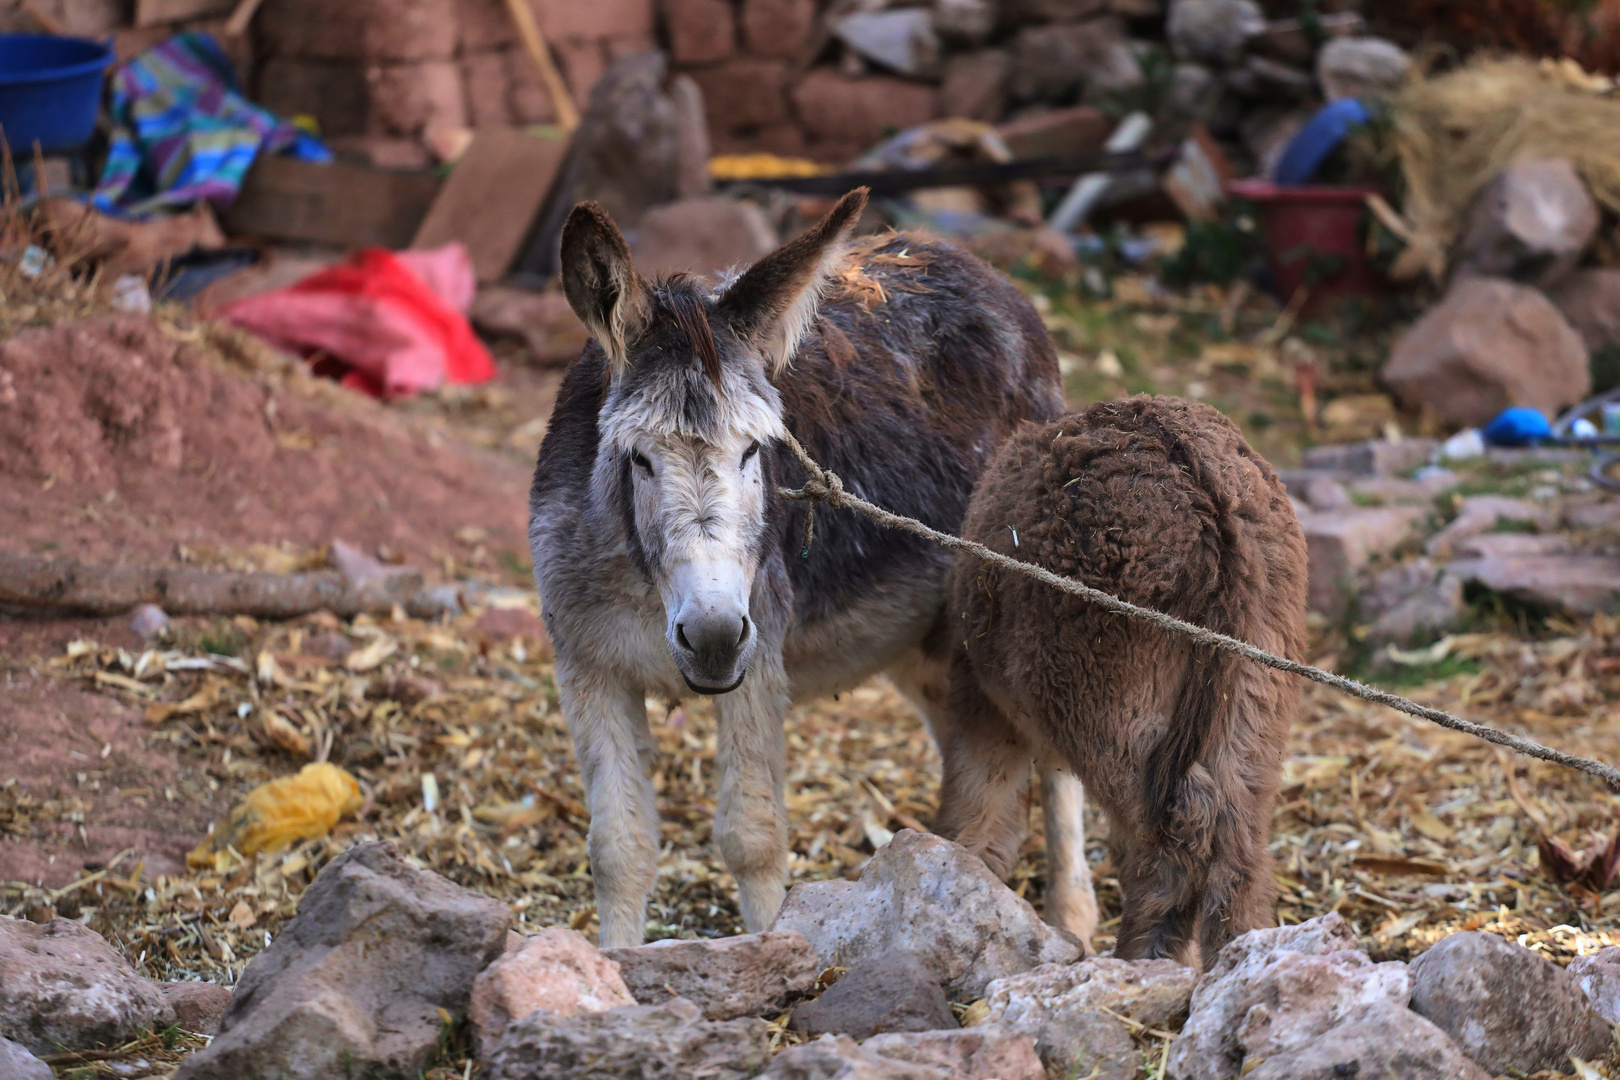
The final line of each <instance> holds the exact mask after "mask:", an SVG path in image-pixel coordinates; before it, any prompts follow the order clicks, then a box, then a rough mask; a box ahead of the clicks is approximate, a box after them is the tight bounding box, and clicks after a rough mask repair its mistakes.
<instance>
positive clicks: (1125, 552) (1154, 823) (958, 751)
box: [938, 397, 1306, 966]
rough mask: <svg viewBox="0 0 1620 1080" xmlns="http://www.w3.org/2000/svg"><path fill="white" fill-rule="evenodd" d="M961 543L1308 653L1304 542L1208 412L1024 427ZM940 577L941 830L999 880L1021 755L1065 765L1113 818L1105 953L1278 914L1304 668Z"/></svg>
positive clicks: (1020, 586) (1011, 580) (1157, 400)
mask: <svg viewBox="0 0 1620 1080" xmlns="http://www.w3.org/2000/svg"><path fill="white" fill-rule="evenodd" d="M964 535H966V536H967V537H969V538H971V539H973V540H977V541H979V542H980V543H983V544H985V545H987V546H989V547H991V548H994V549H995V550H997V551H1002V552H1005V553H1006V554H1008V555H1011V556H1013V557H1015V558H1019V559H1023V560H1025V561H1028V562H1034V563H1037V564H1039V565H1041V566H1044V567H1046V568H1047V569H1049V570H1051V571H1053V572H1054V573H1058V574H1064V575H1067V576H1070V577H1074V578H1078V579H1079V580H1081V581H1084V582H1086V583H1087V584H1090V585H1093V586H1095V587H1097V588H1100V589H1104V590H1106V591H1108V592H1111V593H1114V594H1115V595H1117V596H1120V597H1122V598H1124V599H1126V600H1129V601H1132V602H1134V603H1137V604H1141V605H1144V606H1146V607H1151V608H1155V609H1157V610H1159V611H1164V612H1168V613H1169V614H1172V615H1176V616H1179V617H1180V618H1182V619H1185V620H1187V621H1189V622H1192V623H1196V624H1198V625H1201V626H1206V627H1208V628H1210V629H1212V630H1217V631H1220V632H1222V633H1226V634H1230V635H1232V636H1234V637H1237V638H1241V639H1242V640H1244V641H1248V642H1250V643H1252V644H1254V645H1257V646H1259V647H1260V648H1262V649H1266V650H1269V651H1271V652H1273V653H1278V654H1280V655H1282V656H1287V657H1293V658H1296V659H1303V656H1302V650H1303V648H1304V645H1305V587H1306V560H1305V540H1304V537H1303V536H1302V534H1301V533H1300V529H1299V525H1298V523H1297V522H1296V521H1295V520H1294V514H1293V510H1292V508H1291V506H1290V505H1289V502H1288V498H1287V496H1286V494H1285V493H1284V490H1283V485H1282V482H1281V481H1280V480H1278V478H1277V475H1276V474H1275V473H1274V472H1273V471H1272V470H1271V467H1270V466H1269V465H1267V464H1266V462H1265V461H1264V460H1263V459H1261V457H1260V456H1259V455H1258V454H1256V453H1255V452H1254V450H1252V449H1251V448H1250V447H1249V445H1248V443H1247V442H1245V441H1244V439H1243V436H1242V434H1241V433H1240V432H1239V431H1238V429H1237V428H1236V427H1235V426H1233V424H1232V423H1231V422H1230V421H1229V420H1227V419H1226V418H1225V417H1224V416H1222V415H1221V414H1220V413H1218V412H1216V411H1215V410H1214V409H1212V408H1210V407H1209V406H1207V405H1203V404H1199V403H1197V402H1188V401H1180V400H1176V399H1174V398H1162V397H1153V398H1149V397H1137V398H1132V399H1130V400H1128V401H1116V402H1108V403H1105V404H1099V405H1093V406H1092V407H1091V408H1089V409H1087V410H1086V411H1085V412H1084V413H1082V414H1080V415H1071V416H1067V417H1065V418H1063V419H1062V420H1059V421H1057V422H1055V423H1050V424H1043V425H1035V424H1026V425H1025V426H1024V427H1022V428H1021V429H1020V430H1019V431H1018V433H1017V434H1015V435H1014V436H1013V437H1012V438H1011V439H1009V440H1008V441H1007V443H1006V444H1005V445H1004V446H1003V447H1002V448H1001V450H1000V451H999V452H998V453H997V455H996V457H995V459H994V461H993V462H992V463H991V465H990V467H989V468H988V469H987V470H986V471H985V473H984V475H983V477H982V478H981V479H980V481H979V484H978V486H977V488H976V489H975V490H974V495H973V500H972V503H971V504H970V506H969V509H968V516H967V521H966V523H965V525H964ZM948 588H949V596H950V604H951V608H950V611H951V616H952V619H953V621H954V624H955V627H956V630H957V634H956V639H957V640H956V644H955V647H954V653H953V656H952V661H951V684H950V697H949V702H948V717H947V723H946V730H945V731H942V732H941V733H940V734H941V746H942V752H943V754H944V758H945V780H944V786H943V789H942V791H941V793H940V820H939V826H938V827H939V830H940V831H941V832H942V833H944V834H945V835H948V836H955V837H956V838H957V839H959V840H960V841H961V842H962V843H963V844H965V845H967V846H968V847H969V848H971V849H972V850H974V851H977V852H979V853H980V854H981V855H982V856H983V858H984V859H985V861H986V862H987V863H988V864H989V865H990V867H991V868H992V869H994V870H996V871H997V872H998V873H1002V874H1006V873H1007V872H1009V871H1010V870H1011V869H1012V865H1013V861H1014V859H1015V857H1016V855H1017V851H1018V845H1019V842H1020V840H1021V839H1022V835H1023V827H1024V826H1023V822H1024V812H1023V808H1022V803H1021V798H1020V797H1021V794H1022V792H1023V790H1024V788H1025V785H1026V783H1027V778H1028V775H1029V769H1030V761H1031V759H1032V758H1034V759H1038V760H1040V761H1042V762H1049V763H1050V764H1052V765H1054V766H1059V767H1061V766H1063V765H1065V764H1066V765H1067V766H1068V767H1070V768H1072V769H1074V771H1075V772H1076V773H1078V774H1079V776H1080V778H1081V780H1082V781H1083V782H1084V783H1085V785H1086V787H1087V789H1089V790H1090V792H1091V794H1092V796H1093V798H1095V799H1096V800H1097V802H1098V803H1099V804H1100V805H1101V806H1102V808H1103V809H1104V810H1105V811H1106V812H1107V814H1108V817H1109V821H1110V825H1111V835H1110V844H1111V848H1112V857H1113V863H1114V867H1115V870H1116V873H1117V874H1118V877H1119V881H1120V886H1121V888H1122V889H1123V891H1124V894H1125V914H1124V919H1123V921H1122V922H1121V924H1120V929H1119V942H1118V947H1117V952H1116V955H1118V956H1120V957H1123V958H1127V959H1131V958H1138V957H1154V956H1170V957H1174V958H1176V959H1179V960H1181V961H1182V962H1183V963H1188V964H1192V965H1194V966H1197V965H1198V964H1199V962H1200V959H1202V960H1203V961H1204V962H1206V963H1207V962H1209V961H1211V960H1213V959H1214V956H1215V953H1216V952H1217V951H1219V949H1220V947H1221V946H1222V945H1223V944H1225V943H1226V942H1227V941H1229V940H1231V938H1232V937H1233V936H1235V935H1236V934H1239V933H1242V932H1244V931H1246V930H1249V929H1253V928H1255V927H1257V926H1261V925H1264V924H1267V923H1269V922H1270V921H1271V920H1272V918H1273V906H1274V902H1275V896H1274V891H1273V886H1272V880H1271V857H1270V854H1269V850H1268V843H1267V841H1268V836H1269V825H1270V818H1271V807H1272V803H1273V801H1274V799H1275V797H1276V791H1277V781H1278V774H1279V772H1280V770H1281V765H1282V754H1283V744H1284V741H1285V739H1286V737H1287V733H1288V726H1289V723H1290V722H1291V720H1292V717H1293V713H1294V710H1295V708H1296V706H1297V703H1298V697H1299V690H1298V686H1297V685H1296V683H1295V681H1294V680H1293V679H1292V678H1290V677H1289V676H1287V675H1283V674H1281V673H1279V672H1276V671H1272V670H1270V669H1268V668H1262V667H1259V666H1257V665H1254V664H1251V663H1247V662H1245V661H1243V660H1240V659H1237V658H1235V657H1233V656H1231V654H1229V653H1223V652H1216V651H1214V650H1211V649H1209V648H1207V647H1201V646H1193V645H1191V644H1190V643H1189V642H1188V641H1187V639H1185V638H1183V637H1180V636H1176V635H1171V634H1169V633H1168V632H1166V631H1164V630H1161V629H1158V628H1157V627H1154V626H1151V625H1149V624H1147V623H1143V622H1140V621H1137V620H1133V619H1127V618H1125V617H1124V616H1120V615H1114V614H1110V613H1108V612H1105V611H1103V610H1101V609H1099V608H1098V607H1096V606H1095V605H1094V604H1091V603H1089V602H1087V601H1085V600H1081V599H1079V598H1078V597H1073V596H1068V595H1065V594H1063V593H1059V592H1056V591H1054V590H1053V589H1051V588H1050V587H1049V586H1047V585H1043V584H1041V583H1040V582H1038V581H1035V580H1033V579H1031V578H1028V577H1025V576H1022V575H1017V574H1006V573H1002V572H1000V571H998V570H996V569H995V568H993V567H990V566H987V565H984V564H982V563H981V562H980V561H978V560H975V559H972V558H971V557H964V558H962V559H960V560H959V561H958V562H957V563H956V564H955V565H954V567H953V568H952V570H951V573H950V578H949V582H948Z"/></svg>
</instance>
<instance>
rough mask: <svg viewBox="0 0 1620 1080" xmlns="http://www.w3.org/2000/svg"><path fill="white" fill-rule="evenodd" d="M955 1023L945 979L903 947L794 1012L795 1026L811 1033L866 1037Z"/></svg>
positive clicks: (869, 961) (858, 966)
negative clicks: (938, 976)
mask: <svg viewBox="0 0 1620 1080" xmlns="http://www.w3.org/2000/svg"><path fill="white" fill-rule="evenodd" d="M955 1026H956V1017H955V1015H954V1014H953V1013H952V1012H951V1006H950V1002H948V1001H946V1000H945V991H944V990H943V989H942V988H941V987H940V985H939V980H938V979H936V978H935V977H934V974H933V972H931V971H929V970H928V968H927V967H926V966H924V965H923V963H922V962H921V961H919V960H918V959H917V958H916V957H915V956H912V955H911V954H910V953H906V952H900V951H898V950H894V951H890V952H886V953H880V954H878V955H877V956H872V957H868V958H867V959H865V960H863V961H861V962H860V963H858V964H856V965H855V966H853V967H851V968H850V969H849V970H848V971H847V972H845V973H844V975H843V976H842V977H841V978H840V979H839V980H838V981H837V982H836V983H834V984H833V985H832V987H831V988H829V989H828V990H827V991H826V993H824V994H822V995H821V996H820V997H819V998H816V999H815V1000H814V1001H807V1002H805V1003H804V1004H803V1005H800V1006H799V1007H798V1008H796V1009H794V1010H793V1029H794V1030H795V1031H800V1032H803V1033H804V1034H806V1035H826V1034H832V1035H848V1036H850V1037H851V1038H855V1039H865V1038H869V1037H870V1036H872V1035H876V1034H877V1033H878V1032H880V1031H934V1030H937V1029H941V1028H950V1027H955Z"/></svg>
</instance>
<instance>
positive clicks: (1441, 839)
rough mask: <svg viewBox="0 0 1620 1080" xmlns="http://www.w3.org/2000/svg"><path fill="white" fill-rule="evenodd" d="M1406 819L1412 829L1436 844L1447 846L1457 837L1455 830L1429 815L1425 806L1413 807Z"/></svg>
mask: <svg viewBox="0 0 1620 1080" xmlns="http://www.w3.org/2000/svg"><path fill="white" fill-rule="evenodd" d="M1406 819H1407V820H1408V821H1410V822H1411V823H1412V828H1414V829H1416V830H1417V831H1418V832H1420V833H1422V834H1423V835H1424V836H1427V837H1428V838H1429V839H1430V840H1433V841H1434V842H1435V843H1437V844H1449V843H1451V840H1452V838H1453V837H1454V836H1456V835H1457V830H1456V829H1453V828H1452V827H1451V826H1450V825H1447V824H1446V823H1445V822H1443V821H1441V820H1440V819H1439V818H1437V817H1435V816H1434V815H1433V814H1431V813H1429V809H1428V807H1426V806H1413V807H1412V809H1411V810H1410V812H1408V813H1407V815H1406Z"/></svg>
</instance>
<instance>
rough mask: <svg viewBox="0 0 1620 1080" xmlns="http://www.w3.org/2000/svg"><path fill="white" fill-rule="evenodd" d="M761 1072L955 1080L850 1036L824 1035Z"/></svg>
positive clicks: (841, 1078)
mask: <svg viewBox="0 0 1620 1080" xmlns="http://www.w3.org/2000/svg"><path fill="white" fill-rule="evenodd" d="M761 1075H762V1077H768V1078H769V1080H955V1075H954V1074H953V1073H949V1072H946V1071H945V1070H944V1069H936V1068H933V1067H932V1066H930V1065H926V1064H922V1063H920V1062H914V1061H911V1060H909V1059H902V1058H892V1057H888V1056H886V1055H883V1054H878V1053H875V1052H873V1051H871V1050H867V1049H866V1048H865V1047H862V1046H857V1045H856V1044H855V1040H854V1039H851V1038H850V1037H849V1036H848V1035H823V1036H822V1037H821V1038H819V1039H817V1040H816V1041H815V1042H812V1043H806V1044H805V1045H803V1046H795V1047H794V1048H793V1049H791V1050H784V1051H782V1052H781V1053H780V1054H777V1055H776V1057H775V1058H774V1059H773V1060H772V1061H771V1067H770V1068H769V1069H766V1070H765V1072H764V1073H763V1074H761ZM1003 1080H1005V1078H1003Z"/></svg>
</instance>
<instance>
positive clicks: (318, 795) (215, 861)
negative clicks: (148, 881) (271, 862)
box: [186, 762, 365, 870]
mask: <svg viewBox="0 0 1620 1080" xmlns="http://www.w3.org/2000/svg"><path fill="white" fill-rule="evenodd" d="M364 803H365V798H364V797H363V796H362V795H361V794H360V782H359V781H358V780H356V779H355V778H354V777H352V776H350V775H349V774H348V773H347V772H345V771H343V770H342V769H340V768H338V767H337V766H336V765H332V764H329V763H327V762H313V763H311V764H309V765H305V766H304V767H303V769H302V770H301V771H299V772H298V773H297V774H296V775H293V776H283V777H281V778H280V779H278V780H271V781H269V782H267V783H263V784H260V785H259V786H258V787H256V788H254V789H253V790H252V791H250V792H248V795H247V798H245V799H243V800H242V801H241V802H240V803H238V804H237V806H236V807H235V809H233V810H232V811H231V816H230V817H228V818H226V819H225V823H224V824H223V825H220V826H219V827H217V828H216V829H214V832H213V834H212V835H211V836H209V837H208V839H206V840H204V841H203V842H202V843H200V844H198V845H197V846H196V848H194V849H193V850H192V851H191V853H190V854H188V855H187V856H186V865H187V866H190V867H192V868H194V869H202V868H204V867H214V868H215V869H218V870H224V869H226V868H227V867H228V864H229V860H230V851H229V850H228V849H231V848H234V849H235V850H236V851H237V852H238V853H239V854H241V855H253V854H254V853H255V852H259V851H263V852H275V851H280V850H281V849H282V848H284V847H286V846H287V845H288V844H290V843H292V842H293V841H295V840H312V839H314V838H315V837H317V836H325V835H326V834H327V833H329V832H331V831H332V828H333V826H335V825H336V824H337V823H338V821H339V820H340V819H342V818H343V817H345V816H347V815H349V814H352V813H354V812H355V811H356V810H359V809H360V807H361V806H362V805H363V804H364Z"/></svg>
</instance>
